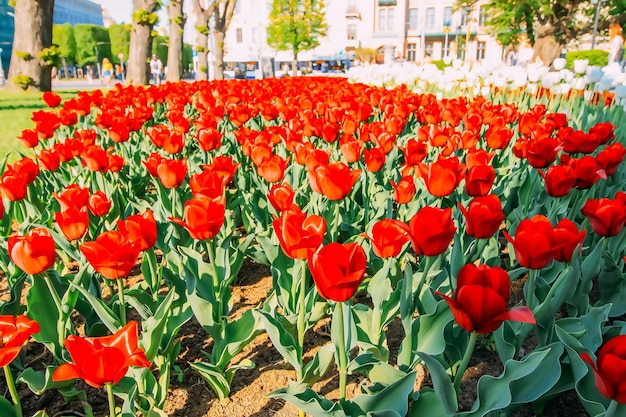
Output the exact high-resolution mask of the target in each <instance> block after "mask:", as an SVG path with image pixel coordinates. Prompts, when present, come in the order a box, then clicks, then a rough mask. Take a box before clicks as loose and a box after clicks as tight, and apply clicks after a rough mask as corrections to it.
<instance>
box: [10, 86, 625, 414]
mask: <svg viewBox="0 0 626 417" xmlns="http://www.w3.org/2000/svg"><path fill="white" fill-rule="evenodd" d="M44 99H46V100H47V102H48V103H49V105H50V106H51V107H53V108H54V109H51V110H50V111H45V112H36V113H35V114H34V115H33V120H34V122H35V124H36V127H35V128H34V129H32V130H27V131H24V132H23V133H22V135H21V136H22V140H23V141H24V142H25V143H26V144H27V146H29V147H31V148H33V152H34V154H33V158H32V159H31V158H29V157H25V158H23V159H21V160H19V161H17V162H15V163H13V164H10V165H7V166H6V167H5V169H4V173H3V175H2V178H1V179H0V191H2V195H3V196H4V199H3V203H4V216H3V218H2V221H1V224H0V230H1V231H2V235H3V238H2V244H3V247H4V248H5V250H4V251H2V253H3V255H2V257H0V260H1V261H2V263H1V264H0V266H1V267H2V270H3V271H4V272H5V279H6V280H7V283H8V288H9V294H8V297H7V299H6V300H5V301H3V302H2V304H0V309H1V310H2V314H4V315H5V316H6V318H5V320H11V318H12V317H15V316H17V317H19V318H18V320H23V321H24V322H25V323H29V325H28V326H27V328H26V329H24V331H23V332H22V333H19V334H20V336H19V337H18V338H17V339H16V340H17V341H18V342H16V344H14V345H11V346H9V345H8V344H7V342H8V341H9V339H7V340H3V343H4V346H5V347H4V348H0V351H2V352H3V353H4V352H5V350H8V349H9V348H12V349H13V350H11V355H10V356H6V358H7V360H5V362H3V365H4V366H5V370H6V371H7V373H6V375H7V382H8V386H9V388H10V389H11V387H13V386H14V382H13V379H14V378H13V374H17V382H19V383H25V384H27V386H28V387H29V388H30V389H31V390H32V391H33V392H35V393H37V394H42V393H44V392H46V391H50V390H57V391H58V392H59V393H60V395H63V396H64V397H65V398H67V399H68V400H69V399H71V398H74V397H80V396H81V390H80V389H77V388H76V386H77V385H76V382H75V381H76V379H82V380H84V381H85V382H86V383H87V384H89V385H91V386H93V387H95V388H103V389H106V391H107V393H108V398H109V408H110V410H111V411H110V413H111V415H114V413H115V412H116V411H115V409H116V406H115V401H116V398H117V401H118V407H119V410H118V411H119V412H120V413H122V415H134V414H135V413H136V412H140V413H143V414H146V415H165V413H164V411H162V409H163V407H164V405H165V403H166V401H167V396H168V389H169V384H170V379H171V378H170V377H171V374H172V373H173V372H175V368H174V367H173V366H174V363H175V361H176V359H177V358H178V356H179V353H180V347H181V340H180V338H179V332H180V329H181V328H182V327H183V326H184V325H185V324H186V323H188V322H189V321H190V320H192V318H193V320H196V321H197V322H198V323H199V324H200V325H201V326H202V328H203V331H204V332H206V336H207V337H208V338H209V340H210V341H211V345H210V349H208V351H207V352H206V354H205V355H204V357H202V358H197V359H198V360H194V361H192V362H190V363H189V366H190V368H191V371H193V372H196V373H197V374H198V375H200V376H201V377H202V378H203V379H204V381H205V382H206V383H207V384H208V385H209V386H210V387H211V389H212V390H213V391H214V393H215V395H216V396H217V397H218V398H220V399H223V398H226V397H227V396H228V395H229V392H230V390H231V384H232V383H233V381H236V378H237V375H236V372H237V371H238V370H241V369H249V368H250V367H253V366H254V364H253V363H252V361H250V360H248V359H246V358H244V359H237V360H236V361H235V360H234V358H235V357H236V356H237V355H238V354H239V353H240V352H242V351H243V350H244V349H245V348H246V346H248V345H249V344H250V343H251V342H252V341H253V340H254V339H255V338H257V337H259V335H260V334H262V333H264V334H266V335H267V337H269V340H271V343H272V346H273V347H274V348H275V349H276V350H277V351H278V352H279V353H280V355H281V356H282V357H283V359H284V360H285V361H286V363H287V364H289V366H290V367H291V368H293V370H294V371H295V372H294V374H293V375H294V378H293V379H294V380H293V381H291V382H289V383H288V384H286V386H284V387H283V388H281V389H278V390H274V391H273V392H271V393H269V392H268V393H267V394H268V395H270V396H271V397H273V398H281V399H284V400H286V401H288V402H290V403H292V404H293V405H295V406H296V407H298V408H300V409H301V410H303V411H305V412H306V413H308V414H310V415H314V416H318V415H319V416H321V415H336V416H337V415H339V416H340V415H351V416H359V415H366V414H367V413H370V412H371V413H381V414H384V415H400V416H403V415H411V416H417V415H438V416H439V415H441V416H444V415H459V416H463V415H468V416H469V415H485V414H488V413H490V412H495V411H503V412H507V413H508V412H511V411H512V410H514V409H516V408H518V407H519V406H521V405H523V404H529V403H533V406H534V407H536V408H538V409H541V408H542V407H543V406H544V405H545V403H546V401H547V400H548V399H550V398H552V397H554V396H556V395H559V394H561V393H563V392H565V391H567V390H572V389H573V390H575V392H576V395H577V396H578V398H579V400H580V402H581V404H582V405H583V407H584V408H585V409H586V410H587V412H588V413H589V414H591V415H597V414H600V413H602V412H604V411H605V410H610V412H616V413H619V412H623V411H624V406H622V405H620V406H618V405H616V404H618V403H622V402H624V401H623V399H622V398H621V397H620V396H619V394H618V393H619V392H621V391H619V387H618V386H617V385H618V384H619V382H618V381H615V380H614V378H613V377H612V376H611V375H609V376H606V372H607V371H606V370H603V369H604V368H603V366H602V364H600V363H598V365H597V368H592V367H590V366H589V365H588V363H592V364H593V363H594V362H593V359H592V357H591V355H592V354H593V353H594V352H596V351H597V350H598V349H599V348H600V346H602V345H603V342H604V341H606V340H609V339H611V340H613V339H615V338H616V337H617V336H618V335H619V334H621V333H624V326H623V323H624V322H623V321H621V320H620V318H621V316H623V314H624V313H626V304H625V302H624V300H625V299H626V294H624V292H626V289H624V288H623V285H622V281H623V277H624V260H623V257H624V232H623V226H624V222H625V221H626V194H624V192H623V185H622V184H623V183H624V169H623V164H622V161H623V158H624V154H625V151H624V148H623V142H624V137H625V135H626V132H624V130H623V127H621V125H620V124H619V122H620V120H621V117H622V111H621V108H619V107H599V106H597V105H595V104H593V103H588V102H584V101H582V100H579V99H575V98H572V99H571V100H570V101H567V102H564V101H563V100H560V101H555V100H550V99H549V98H548V97H542V98H539V101H537V99H536V98H534V97H533V96H531V95H525V94H521V95H515V96H514V97H513V96H510V95H509V96H507V95H506V93H504V94H494V95H492V96H491V97H490V99H489V100H488V99H486V98H483V97H477V98H474V99H472V100H469V99H466V98H462V97H459V98H453V99H440V100H438V99H437V98H436V97H435V95H432V94H423V95H420V94H414V93H411V92H410V91H408V90H407V89H406V88H405V87H398V88H396V89H393V90H387V89H384V88H379V87H372V86H366V85H362V84H349V83H348V82H347V81H345V80H341V79H326V78H293V79H285V80H265V81H262V82H217V81H214V82H197V83H193V84H188V83H178V84H166V85H164V86H161V87H150V88H135V87H121V86H116V88H115V89H112V90H110V91H108V92H107V93H106V95H105V94H104V93H102V92H100V91H95V92H92V93H80V94H79V95H77V97H76V98H74V99H71V100H68V101H66V102H65V103H63V104H62V106H60V105H61V103H60V102H59V101H58V100H56V97H55V96H54V95H53V94H52V95H46V96H44ZM512 100H515V101H512ZM59 106H60V107H59ZM564 107H566V108H567V115H566V114H565V113H562V112H560V111H562V109H563V108H564ZM616 126H619V127H618V128H616ZM499 237H500V238H499ZM504 238H506V239H504ZM503 255H506V256H503ZM246 258H249V259H252V260H254V261H255V262H258V263H262V264H265V265H267V266H268V267H269V268H270V270H271V273H272V289H271V290H270V291H269V292H268V294H267V297H266V298H265V300H264V302H263V303H262V305H259V306H258V307H256V308H247V309H237V310H235V309H234V302H233V295H232V292H233V287H234V286H236V285H237V281H236V279H237V276H238V273H239V270H240V268H241V266H242V264H243V263H244V260H245V259H246ZM133 268H135V271H136V272H139V271H140V272H141V276H142V279H141V280H140V281H139V282H134V281H133V284H132V285H130V282H127V281H126V280H127V277H128V276H129V275H136V272H135V273H133V272H131V271H133ZM511 282H516V283H520V282H523V283H524V284H523V288H524V290H523V291H524V299H523V300H521V301H519V302H517V300H515V301H511V300H509V296H510V290H509V288H510V285H511ZM22 295H24V297H23V298H22ZM235 311H236V314H233V313H234V312H235ZM23 314H25V316H24V315H23ZM77 317H79V318H80V320H79V321H80V322H82V323H84V325H82V326H80V327H77V326H75V325H74V323H76V322H77ZM327 319H330V325H329V326H330V328H329V333H330V342H329V343H327V344H325V345H323V346H321V347H319V348H316V349H315V350H314V351H311V352H307V351H306V350H305V346H307V345H306V344H305V338H306V337H307V334H308V335H310V334H311V332H312V331H313V330H312V329H313V327H314V326H315V325H316V324H317V323H319V322H320V321H323V320H327ZM12 320H13V321H15V318H12ZM395 320H399V324H398V325H399V326H401V328H402V336H401V338H402V340H400V341H395V340H393V341H392V340H388V338H387V332H388V329H389V326H390V324H391V323H392V322H394V321H395ZM9 324H10V323H9ZM9 324H7V326H9ZM9 327H10V326H9ZM18 329H21V327H20V326H18ZM31 334H32V337H33V339H34V340H35V341H36V342H37V343H40V344H42V345H44V346H45V348H46V350H48V351H49V352H50V361H49V363H47V364H46V368H45V370H35V369H33V368H32V367H28V366H26V364H25V363H24V361H23V356H18V355H19V346H20V345H21V344H22V343H23V342H24V341H25V340H26V339H28V338H29V337H30V335H31ZM3 336H4V332H3ZM530 339H532V340H533V346H532V349H529V345H528V344H525V343H524V342H525V340H530ZM618 340H619V339H618ZM611 343H613V344H615V343H616V342H611ZM476 345H478V346H479V347H481V349H482V346H489V347H490V348H491V349H493V350H494V351H495V352H496V353H497V356H498V358H499V360H500V362H501V363H502V364H503V368H502V369H503V370H502V372H501V374H500V375H499V376H498V377H492V376H488V375H485V376H483V377H482V378H480V380H479V382H478V385H477V394H476V395H477V398H476V400H475V402H474V405H473V406H472V407H471V409H470V410H459V409H458V403H459V402H458V401H457V398H459V396H460V395H461V394H462V392H461V387H462V385H461V383H462V380H463V375H464V371H465V369H466V368H467V366H468V364H469V363H470V361H471V360H472V356H473V353H474V352H475V347H476ZM14 346H15V347H16V348H17V349H15V348H14ZM390 346H393V347H394V348H393V349H391V348H390ZM396 346H398V347H396ZM609 346H610V345H609ZM6 355H8V354H6ZM581 355H582V357H581ZM618 356H619V355H618ZM11 362H13V364H14V365H15V366H13V365H11V367H12V368H13V369H11V368H10V367H9V363H11ZM622 363H623V362H622ZM420 366H425V367H426V369H427V370H428V372H429V375H430V378H431V380H432V384H430V385H429V386H426V387H423V388H421V389H419V390H418V391H416V392H414V387H415V378H416V369H417V368H418V367H420ZM594 366H595V365H594ZM620 366H621V365H620ZM331 367H336V369H337V370H338V388H339V392H338V397H339V399H338V400H336V401H330V400H328V399H326V398H324V397H323V396H322V395H321V394H320V392H319V390H317V391H316V390H314V389H312V388H311V387H313V386H315V385H314V384H315V383H316V382H317V381H319V380H320V379H321V378H323V377H324V375H325V373H326V371H327V370H328V369H329V368H331ZM593 369H597V371H596V376H595V378H594V371H593ZM603 372H604V374H605V376H604V378H605V379H602V378H601V377H600V375H602V374H603ZM357 377H358V378H360V379H362V382H361V384H360V387H359V391H360V392H358V393H353V392H347V391H346V386H347V383H348V381H350V380H351V379H354V378H357ZM597 381H604V382H605V383H604V385H601V384H600V382H597ZM607 381H608V382H607ZM596 385H598V387H600V386H602V387H604V388H600V392H598V390H596V388H595V386H596ZM607 385H608V386H610V387H612V388H611V389H612V390H610V389H607V388H606V386H607ZM13 392H14V390H12V391H11V393H13ZM12 397H13V398H12V399H13V402H14V403H18V404H17V406H16V407H14V406H13V405H12V403H11V402H10V401H8V400H4V401H0V408H1V409H2V410H3V413H5V412H6V413H11V414H7V415H12V414H13V413H15V411H14V410H17V409H19V397H18V396H17V395H12ZM616 407H617V408H616ZM425 410H428V411H425ZM433 410H435V411H433ZM3 415H4V414H3ZM15 415H19V414H15ZM616 415H619V414H616Z"/></svg>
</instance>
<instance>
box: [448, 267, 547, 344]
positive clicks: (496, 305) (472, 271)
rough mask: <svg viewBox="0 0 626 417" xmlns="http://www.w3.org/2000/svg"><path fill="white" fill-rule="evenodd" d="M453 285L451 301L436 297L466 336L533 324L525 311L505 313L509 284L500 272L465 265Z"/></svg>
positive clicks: (500, 270) (505, 274) (531, 315)
mask: <svg viewBox="0 0 626 417" xmlns="http://www.w3.org/2000/svg"><path fill="white" fill-rule="evenodd" d="M456 285H457V286H456V290H455V291H454V297H453V298H450V297H448V296H447V295H445V294H442V293H440V292H437V294H438V295H440V296H441V297H443V299H444V300H445V301H446V303H448V306H450V310H451V311H452V315H453V316H454V320H455V321H456V322H457V324H458V325H459V326H461V327H462V328H463V329H465V330H466V331H468V332H476V333H479V334H487V333H491V332H493V331H494V330H496V329H497V328H498V327H500V325H501V324H502V322H503V321H505V320H512V321H517V322H521V323H531V324H535V318H534V316H533V313H532V311H531V310H530V309H529V308H528V307H526V306H522V307H515V308H513V309H511V310H507V309H506V308H507V303H508V301H509V290H510V281H509V275H508V274H507V272H506V271H505V270H504V269H502V268H499V267H493V268H492V267H489V266H487V265H479V266H476V265H474V264H467V265H465V266H464V267H463V268H461V269H460V270H459V275H458V277H457V284H456Z"/></svg>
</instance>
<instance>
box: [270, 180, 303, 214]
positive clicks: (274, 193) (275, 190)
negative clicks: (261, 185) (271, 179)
mask: <svg viewBox="0 0 626 417" xmlns="http://www.w3.org/2000/svg"><path fill="white" fill-rule="evenodd" d="M295 195H296V193H295V192H294V191H293V190H292V189H291V186H290V185H289V183H286V182H285V183H283V184H274V185H272V188H270V192H269V194H268V195H267V199H268V200H269V202H270V204H271V205H272V207H274V210H276V211H278V212H281V211H283V210H289V209H290V208H293V207H294V204H293V199H294V197H295Z"/></svg>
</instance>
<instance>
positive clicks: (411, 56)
mask: <svg viewBox="0 0 626 417" xmlns="http://www.w3.org/2000/svg"><path fill="white" fill-rule="evenodd" d="M416 58H417V45H416V44H414V43H410V44H408V45H407V46H406V60H407V61H409V62H415V60H416Z"/></svg>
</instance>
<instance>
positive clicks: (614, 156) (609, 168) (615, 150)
mask: <svg viewBox="0 0 626 417" xmlns="http://www.w3.org/2000/svg"><path fill="white" fill-rule="evenodd" d="M624 155H626V149H624V145H622V144H621V143H620V142H615V143H613V144H611V145H609V146H607V147H606V148H604V149H602V150H601V151H600V152H599V153H598V156H596V161H598V166H599V167H600V168H601V169H603V170H604V172H605V173H606V175H607V176H609V177H610V176H611V175H613V174H615V172H617V168H618V167H619V165H620V164H621V163H622V162H623V161H624Z"/></svg>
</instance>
